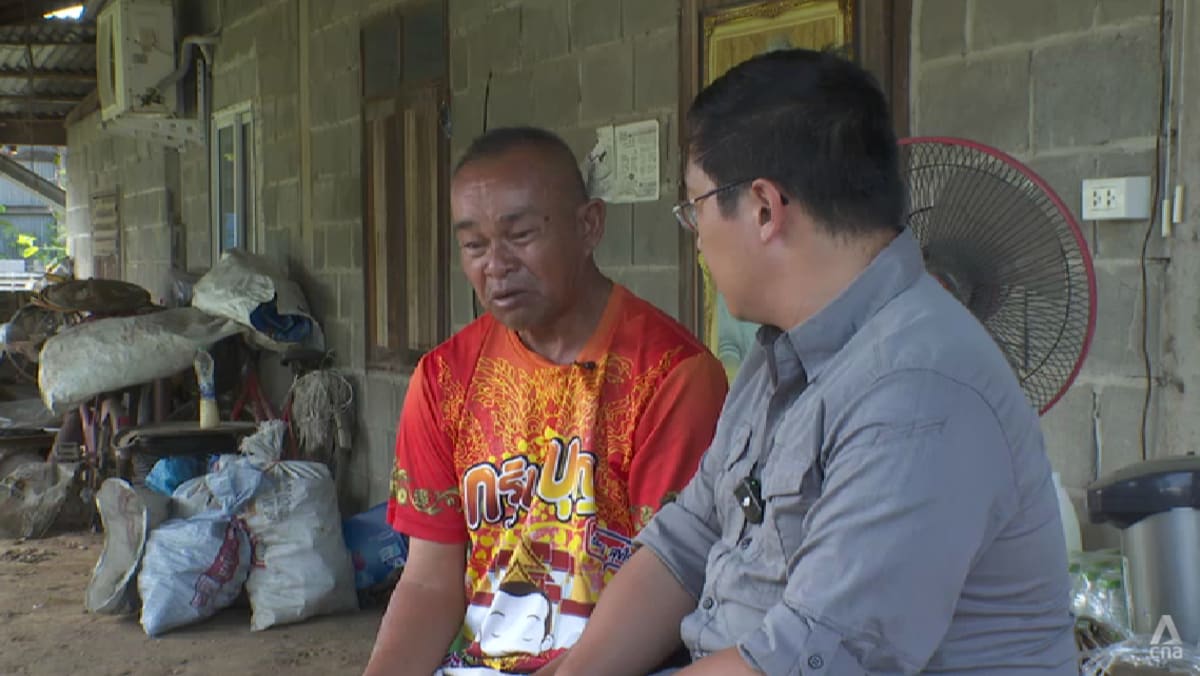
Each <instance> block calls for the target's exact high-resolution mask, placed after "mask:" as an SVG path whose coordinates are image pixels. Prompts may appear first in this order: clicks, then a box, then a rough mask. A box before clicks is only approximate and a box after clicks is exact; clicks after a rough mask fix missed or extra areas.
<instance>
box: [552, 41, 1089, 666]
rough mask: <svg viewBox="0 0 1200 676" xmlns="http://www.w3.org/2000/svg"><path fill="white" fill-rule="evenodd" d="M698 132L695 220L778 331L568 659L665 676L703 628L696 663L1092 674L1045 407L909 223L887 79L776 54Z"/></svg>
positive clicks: (722, 97)
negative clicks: (1078, 640)
mask: <svg viewBox="0 0 1200 676" xmlns="http://www.w3.org/2000/svg"><path fill="white" fill-rule="evenodd" d="M688 128H689V144H688V154H689V159H690V161H689V163H688V168H687V175H686V182H687V188H688V195H689V196H691V197H692V198H691V199H690V200H688V201H687V202H684V203H683V204H681V205H680V206H679V207H677V208H676V214H677V216H679V220H680V222H681V223H682V224H683V225H684V226H685V227H688V228H689V229H692V230H694V231H696V233H697V235H698V238H699V239H698V246H699V248H700V250H701V252H702V253H703V255H704V259H705V261H706V262H707V264H708V266H709V268H710V271H711V273H712V276H713V280H714V282H715V283H716V285H717V288H718V289H719V290H720V291H721V292H722V294H723V295H724V296H725V298H726V301H727V302H728V304H729V309H730V311H731V313H732V314H733V315H734V316H735V317H738V318H739V319H745V320H750V321H754V322H756V323H760V324H763V325H764V326H763V328H762V329H761V330H760V331H759V333H758V336H757V341H756V345H755V347H754V348H753V350H752V351H751V353H750V355H749V356H748V358H747V361H746V362H745V364H744V365H743V366H742V369H741V372H740V373H739V375H738V378H737V379H736V380H735V382H734V384H733V388H732V390H731V391H730V394H729V398H728V399H727V401H726V404H725V407H724V409H723V411H722V413H721V418H720V422H719V424H718V427H717V433H716V437H715V439H714V441H713V444H712V446H711V447H710V449H709V451H708V453H707V454H706V456H705V457H704V460H703V461H702V463H701V468H700V471H699V473H698V474H697V475H696V476H695V478H694V479H693V480H692V481H691V483H690V484H689V485H688V486H687V488H686V489H684V491H683V492H682V493H681V494H680V495H679V497H678V499H677V500H676V501H675V502H673V503H671V504H668V505H666V506H665V507H664V508H663V509H662V510H661V512H660V513H659V514H658V515H657V516H656V517H655V519H654V520H653V521H652V522H651V523H650V525H649V526H647V528H646V529H645V530H644V531H643V532H642V534H641V535H640V537H639V538H638V541H639V542H640V544H641V545H642V549H640V550H639V551H638V552H637V553H636V554H635V555H634V556H633V557H632V558H631V559H630V561H629V562H627V563H626V564H625V566H624V567H622V569H621V571H620V572H619V573H618V574H617V575H616V577H615V578H614V579H613V581H612V583H611V584H610V585H609V586H608V587H607V588H606V591H605V593H604V595H602V596H601V598H600V602H599V604H598V606H597V608H596V610H595V613H594V614H593V616H592V618H591V619H590V621H589V623H588V627H587V629H586V630H585V631H584V634H583V636H582V638H581V639H580V641H579V643H578V644H577V645H576V646H575V648H573V649H572V651H571V653H569V654H568V656H567V658H566V659H565V660H564V661H563V662H562V663H561V664H560V665H555V666H558V667H559V668H558V671H557V673H558V674H560V675H563V674H566V675H571V676H574V675H577V674H592V673H595V674H644V673H646V672H648V671H650V670H651V669H652V668H653V666H654V665H656V664H659V663H660V662H661V660H662V659H663V658H664V657H665V656H666V655H668V654H669V653H670V652H671V651H672V650H673V649H675V648H676V647H677V646H678V645H679V642H680V639H681V638H682V641H683V643H684V644H685V645H686V647H687V648H688V650H689V651H690V652H691V656H692V659H693V660H694V661H693V663H692V664H691V665H690V666H689V667H687V668H686V669H685V670H684V671H682V672H680V673H681V674H696V675H699V674H722V675H727V674H740V673H745V674H754V673H765V674H771V675H774V674H834V675H837V676H841V675H843V674H864V673H870V674H913V673H918V672H925V673H969V674H995V675H997V676H998V675H1000V674H1005V675H1009V674H1029V675H1032V674H1038V675H1051V674H1053V675H1059V674H1061V675H1064V676H1065V675H1066V674H1075V673H1078V667H1077V662H1076V659H1077V655H1076V651H1075V646H1074V640H1073V633H1072V627H1073V622H1072V618H1071V615H1070V611H1069V602H1068V592H1069V582H1068V577H1067V559H1066V551H1065V546H1064V541H1063V533H1062V526H1061V523H1060V521H1059V516H1058V507H1057V502H1056V499H1055V493H1054V488H1053V485H1052V482H1051V478H1050V465H1049V462H1048V461H1047V458H1046V454H1045V450H1044V448H1043V445H1042V436H1041V432H1040V431H1039V428H1038V418H1037V414H1036V412H1035V411H1034V410H1033V409H1032V407H1031V406H1030V405H1029V403H1028V401H1027V400H1026V399H1025V397H1024V395H1023V394H1022V392H1021V389H1020V387H1019V385H1018V383H1017V380H1016V378H1015V376H1014V374H1013V372H1012V370H1011V368H1010V366H1009V365H1008V363H1007V362H1006V361H1005V359H1004V357H1003V355H1002V354H1001V352H1000V351H999V349H998V348H997V346H996V345H995V343H994V342H993V340H992V338H991V337H990V336H989V335H988V334H987V333H986V331H985V330H984V328H983V327H982V326H981V325H980V324H979V323H978V322H977V321H976V320H975V318H974V317H972V316H971V314H970V313H969V312H968V311H967V310H966V308H964V307H963V306H962V305H961V304H959V303H958V302H957V301H956V300H955V299H954V298H952V297H951V296H950V295H949V294H948V293H947V292H946V291H944V290H943V289H942V288H941V286H940V285H939V284H938V282H937V281H935V280H934V279H933V278H932V277H930V276H929V275H928V274H927V273H926V272H925V268H924V264H923V261H922V255H921V250H920V247H919V246H918V244H917V242H916V240H915V239H914V238H913V236H912V234H911V233H909V232H907V231H905V230H904V229H903V221H904V215H903V214H904V191H903V187H902V182H901V179H900V176H899V169H898V158H897V148H896V139H895V136H894V135H893V132H892V131H891V121H890V119H889V116H888V112H887V105H886V103H885V100H884V97H883V94H882V92H881V91H880V90H879V87H878V85H877V84H875V82H874V80H873V79H872V78H871V77H870V76H869V75H867V74H866V73H865V72H864V71H862V70H861V69H860V68H859V67H857V66H855V65H853V64H851V63H849V62H847V61H845V60H843V59H841V58H839V57H836V56H834V55H831V54H822V53H817V52H811V51H806V50H788V51H780V52H773V53H770V54H766V55H763V56H759V57H756V58H754V59H752V60H750V61H748V62H746V63H744V64H742V65H740V66H738V67H736V68H734V69H733V70H731V71H730V72H729V73H728V74H726V75H725V76H723V77H722V78H720V79H719V80H717V81H716V82H715V83H713V85H712V86H710V87H709V88H708V89H706V90H705V91H704V92H703V93H701V94H700V96H699V97H698V98H697V99H696V101H695V103H694V104H693V106H692V109H691V111H690V113H689V116H688ZM776 327H783V328H776ZM547 671H550V670H547Z"/></svg>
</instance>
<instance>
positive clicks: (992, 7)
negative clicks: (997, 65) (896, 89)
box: [970, 0, 1096, 65]
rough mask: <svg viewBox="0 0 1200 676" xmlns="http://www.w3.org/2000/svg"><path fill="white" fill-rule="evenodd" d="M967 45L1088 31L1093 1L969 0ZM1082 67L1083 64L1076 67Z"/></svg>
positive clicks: (976, 46)
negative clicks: (969, 34)
mask: <svg viewBox="0 0 1200 676" xmlns="http://www.w3.org/2000/svg"><path fill="white" fill-rule="evenodd" d="M971 2H972V3H973V5H972V8H973V10H974V12H973V19H972V21H971V26H970V30H971V46H972V48H973V49H987V48H989V47H997V46H1000V45H1007V44H1013V43H1023V42H1032V41H1034V40H1037V39H1039V38H1044V37H1047V36H1050V35H1056V34H1058V33H1069V32H1072V31H1081V30H1086V29H1088V28H1091V26H1092V16H1093V14H1094V12H1095V7H1096V2H1095V0H1061V1H1056V2H1049V3H1048V2H1043V1H1042V0H1010V1H1009V2H988V1H987V0H982V1H981V0H971ZM1080 65H1083V64H1080Z"/></svg>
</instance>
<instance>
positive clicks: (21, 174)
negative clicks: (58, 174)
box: [0, 155, 67, 209]
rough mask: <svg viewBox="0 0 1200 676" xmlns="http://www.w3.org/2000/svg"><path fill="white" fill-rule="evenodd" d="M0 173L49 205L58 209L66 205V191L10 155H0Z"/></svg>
mask: <svg viewBox="0 0 1200 676" xmlns="http://www.w3.org/2000/svg"><path fill="white" fill-rule="evenodd" d="M0 175H3V176H5V177H7V178H8V179H9V180H11V181H13V182H15V183H17V184H18V185H20V186H21V187H22V188H25V189H27V190H29V191H30V192H32V193H34V194H35V195H37V196H38V197H41V198H42V199H44V200H46V201H47V202H48V203H50V205H51V206H56V207H58V208H60V209H63V208H66V206H67V193H66V191H65V190H63V189H62V188H60V187H58V186H57V185H55V184H54V183H51V182H50V181H47V180H46V179H44V178H42V177H41V176H38V175H37V174H35V173H34V172H32V171H30V170H29V169H27V168H25V165H23V164H21V163H20V162H17V161H16V160H14V159H12V158H11V157H7V156H4V155H0Z"/></svg>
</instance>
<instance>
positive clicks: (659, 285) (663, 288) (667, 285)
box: [613, 266, 679, 318]
mask: <svg viewBox="0 0 1200 676" xmlns="http://www.w3.org/2000/svg"><path fill="white" fill-rule="evenodd" d="M613 277H614V279H617V281H619V282H621V283H622V284H624V285H625V286H626V287H627V288H628V289H629V290H630V291H632V292H633V293H635V294H637V295H638V296H640V297H641V298H644V299H646V300H647V301H649V302H651V303H653V304H654V305H655V306H657V307H658V308H659V309H660V310H662V311H663V312H666V313H667V314H668V315H670V316H672V317H675V318H678V317H679V268H677V267H661V266H660V267H635V268H625V269H623V270H614V275H613Z"/></svg>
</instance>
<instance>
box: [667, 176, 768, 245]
mask: <svg viewBox="0 0 1200 676" xmlns="http://www.w3.org/2000/svg"><path fill="white" fill-rule="evenodd" d="M753 180H754V179H752V178H747V179H743V180H741V181H734V182H733V183H726V184H725V185H722V186H718V187H716V188H713V189H712V190H709V191H708V192H706V193H704V194H703V195H697V196H695V197H693V198H692V199H690V200H687V201H685V202H680V203H679V204H676V205H675V206H674V207H671V213H673V214H675V220H677V221H679V225H680V226H682V227H683V229H684V230H687V231H688V232H696V204H697V203H698V202H699V201H700V200H703V199H708V198H709V197H712V196H713V195H717V194H719V193H723V192H725V191H726V190H733V189H734V188H738V187H741V186H743V185H745V184H747V183H749V182H750V181H753Z"/></svg>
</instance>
